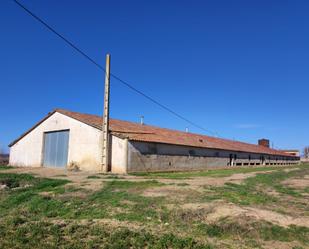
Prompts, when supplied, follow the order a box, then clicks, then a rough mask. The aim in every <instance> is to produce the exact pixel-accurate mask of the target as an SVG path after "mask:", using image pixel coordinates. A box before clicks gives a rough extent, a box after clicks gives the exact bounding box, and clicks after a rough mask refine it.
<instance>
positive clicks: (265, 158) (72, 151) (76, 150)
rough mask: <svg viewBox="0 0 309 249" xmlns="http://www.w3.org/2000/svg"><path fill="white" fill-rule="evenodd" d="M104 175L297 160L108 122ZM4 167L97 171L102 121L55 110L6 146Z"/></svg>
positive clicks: (265, 146)
mask: <svg viewBox="0 0 309 249" xmlns="http://www.w3.org/2000/svg"><path fill="white" fill-rule="evenodd" d="M109 134H110V135H109V136H110V137H109V141H110V142H109V144H110V148H109V152H110V153H109V157H108V158H109V171H111V172H113V173H130V172H154V171H185V170H202V169H207V168H216V167H233V166H255V165H291V164H298V163H299V160H300V158H299V157H298V156H295V155H291V154H288V153H285V152H283V151H279V150H274V149H271V148H269V142H268V140H266V139H262V140H260V141H259V144H257V145H254V144H249V143H243V142H238V141H232V140H227V139H221V138H215V137H210V136H205V135H199V134H193V133H189V132H181V131H176V130H170V129H165V128H159V127H155V126H150V125H145V124H140V123H133V122H128V121H122V120H116V119H111V120H110V121H109ZM9 146H10V165H12V166H20V167H58V168H77V169H80V170H87V171H100V170H101V157H102V117H100V116H96V115H90V114H83V113H77V112H71V111H67V110H63V109H56V110H54V111H53V112H50V113H49V114H48V115H47V116H46V117H45V118H43V119H42V120H41V121H40V122H38V123H37V124H36V125H34V126H33V127H32V128H31V129H30V130H28V131H27V132H25V133H24V134H23V135H22V136H20V137H19V138H18V139H16V140H15V141H13V142H12V143H11V144H10V145H9Z"/></svg>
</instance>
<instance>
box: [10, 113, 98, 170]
mask: <svg viewBox="0 0 309 249" xmlns="http://www.w3.org/2000/svg"><path fill="white" fill-rule="evenodd" d="M67 129H69V130H70V135H69V149H68V164H70V163H71V162H74V163H76V164H77V165H78V166H79V167H80V169H81V170H91V171H97V170H100V166H101V164H100V162H101V158H100V155H101V131H100V130H98V129H96V128H93V127H91V126H89V125H86V124H84V123H82V122H80V121H78V120H75V119H73V118H70V117H68V116H66V115H63V114H61V113H58V112H55V113H54V114H53V115H52V116H50V117H49V118H48V119H46V120H45V121H44V122H43V123H41V124H40V125H39V126H37V127H36V128H35V129H34V130H32V131H31V132H30V133H28V134H27V135H26V136H24V137H23V138H22V139H21V140H19V141H18V142H17V143H16V144H14V145H13V146H12V147H11V150H10V164H11V165H13V166H28V167H40V166H41V165H42V161H43V137H44V132H48V131H57V130H67Z"/></svg>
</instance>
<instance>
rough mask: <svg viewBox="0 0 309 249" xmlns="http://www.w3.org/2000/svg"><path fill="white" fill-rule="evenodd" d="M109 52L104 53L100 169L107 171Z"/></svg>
mask: <svg viewBox="0 0 309 249" xmlns="http://www.w3.org/2000/svg"><path fill="white" fill-rule="evenodd" d="M110 61H111V56H110V54H107V55H106V67H105V89H104V110H103V124H102V139H103V141H102V171H103V172H107V171H108V162H109V158H108V157H109V93H110V90H109V86H110Z"/></svg>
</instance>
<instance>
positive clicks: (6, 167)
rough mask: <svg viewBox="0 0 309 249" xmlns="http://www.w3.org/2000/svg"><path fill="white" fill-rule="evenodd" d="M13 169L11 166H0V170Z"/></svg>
mask: <svg viewBox="0 0 309 249" xmlns="http://www.w3.org/2000/svg"><path fill="white" fill-rule="evenodd" d="M6 169H13V167H11V166H6V165H0V170H6Z"/></svg>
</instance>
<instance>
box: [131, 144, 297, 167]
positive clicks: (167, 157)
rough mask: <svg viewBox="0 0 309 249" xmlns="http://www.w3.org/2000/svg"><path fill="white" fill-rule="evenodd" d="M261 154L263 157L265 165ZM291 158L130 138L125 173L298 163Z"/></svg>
mask: <svg viewBox="0 0 309 249" xmlns="http://www.w3.org/2000/svg"><path fill="white" fill-rule="evenodd" d="M231 155H232V157H233V160H232V161H231V159H230V156H231ZM235 155H236V159H235V157H234V156H235ZM262 157H264V164H263V160H262ZM290 159H291V158H289V157H286V158H284V157H278V156H269V155H261V154H255V153H245V152H235V151H224V150H216V149H206V148H205V149H204V148H193V147H189V146H178V145H169V144H159V143H146V142H137V141H129V143H128V163H127V172H150V171H185V170H201V169H207V168H222V167H227V166H256V165H290V164H297V163H299V161H298V160H290ZM231 163H232V164H231Z"/></svg>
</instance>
